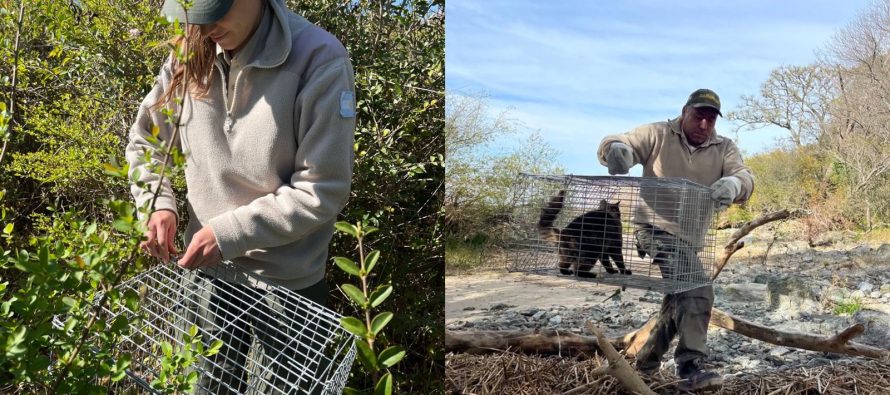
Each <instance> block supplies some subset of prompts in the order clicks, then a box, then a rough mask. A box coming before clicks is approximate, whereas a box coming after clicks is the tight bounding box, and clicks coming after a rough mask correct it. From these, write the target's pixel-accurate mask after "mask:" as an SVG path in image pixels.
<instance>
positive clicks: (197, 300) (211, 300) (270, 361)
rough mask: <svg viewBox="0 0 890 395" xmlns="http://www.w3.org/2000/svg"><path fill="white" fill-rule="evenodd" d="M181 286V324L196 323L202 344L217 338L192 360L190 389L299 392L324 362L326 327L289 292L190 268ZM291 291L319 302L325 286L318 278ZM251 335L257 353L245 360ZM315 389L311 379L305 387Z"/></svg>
mask: <svg viewBox="0 0 890 395" xmlns="http://www.w3.org/2000/svg"><path fill="white" fill-rule="evenodd" d="M186 292H187V294H186V300H185V301H184V303H183V307H184V308H183V311H182V314H180V317H181V320H180V325H179V327H180V328H181V330H184V331H186V332H187V331H188V328H190V327H191V325H196V326H197V327H198V329H199V331H198V333H199V334H201V335H202V341H203V342H204V346H205V347H208V346H209V344H210V343H211V342H212V340H214V339H220V340H222V341H223V347H222V348H221V349H220V350H219V352H218V353H217V354H216V355H213V356H210V357H207V358H201V359H200V361H199V362H198V363H196V369H197V370H198V372H199V380H198V384H197V385H196V386H195V389H194V391H193V392H192V393H193V394H243V393H255V394H297V393H300V394H304V393H307V392H309V391H308V390H307V388H309V386H310V385H312V384H313V380H314V379H315V378H316V376H317V372H320V371H324V370H325V368H326V367H327V365H328V364H329V363H328V362H327V360H326V359H325V358H323V357H322V355H323V353H324V350H323V348H324V345H325V342H326V340H327V339H325V338H324V337H325V336H324V335H322V333H324V332H325V331H326V330H325V329H326V328H320V327H318V325H319V322H317V321H320V320H318V317H315V319H314V320H313V318H312V317H307V316H306V310H307V309H306V307H302V308H298V306H299V302H298V300H297V298H296V297H294V296H292V295H290V294H289V293H287V292H283V291H281V290H271V291H267V290H262V289H257V288H253V287H251V286H249V285H244V284H235V283H230V282H227V281H223V280H220V279H215V278H210V277H209V276H207V275H205V274H203V273H195V272H191V273H190V274H188V275H186ZM292 292H296V293H297V294H299V295H300V296H303V297H305V298H307V299H309V300H312V301H314V302H316V303H318V304H321V305H324V304H325V302H326V301H327V294H328V286H327V283H326V282H325V281H324V280H322V281H320V282H318V283H316V284H314V285H312V286H310V287H308V288H306V289H302V290H298V291H292ZM313 321H315V322H313ZM254 340H256V341H258V342H259V345H260V347H261V349H262V353H261V354H260V353H254V356H253V358H252V359H257V360H256V361H254V362H253V363H250V362H249V361H247V356H248V354H249V352H250V349H251V345H252V343H253V341H254ZM319 348H321V349H319ZM256 354H260V355H256ZM248 370H249V371H248ZM252 376H253V377H252ZM320 391H321V388H320V386H318V385H317V386H316V388H315V389H314V390H312V391H311V393H320Z"/></svg>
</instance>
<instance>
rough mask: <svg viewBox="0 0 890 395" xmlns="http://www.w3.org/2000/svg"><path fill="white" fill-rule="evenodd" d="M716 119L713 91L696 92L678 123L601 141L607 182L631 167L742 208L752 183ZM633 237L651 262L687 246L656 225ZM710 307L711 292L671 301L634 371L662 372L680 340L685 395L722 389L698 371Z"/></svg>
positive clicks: (642, 228)
mask: <svg viewBox="0 0 890 395" xmlns="http://www.w3.org/2000/svg"><path fill="white" fill-rule="evenodd" d="M718 116H723V114H722V113H721V112H720V98H719V96H717V94H716V93H714V91H712V90H709V89H698V90H696V91H695V92H692V94H690V95H689V98H688V99H687V101H686V104H685V105H684V106H683V109H682V112H681V114H680V116H679V117H677V118H674V119H671V120H667V121H664V122H656V123H651V124H647V125H643V126H640V127H638V128H636V129H634V130H632V131H630V132H628V133H625V134H620V135H613V136H607V137H606V138H604V139H603V141H602V143H601V144H600V147H599V153H598V154H599V155H598V156H599V160H600V163H602V164H603V165H605V166H607V167H608V169H609V174H627V172H628V170H629V169H630V168H631V167H632V166H634V165H636V164H642V165H643V176H644V177H680V178H685V179H688V180H690V181H693V182H695V183H698V184H701V185H709V186H710V187H711V188H712V190H713V192H712V195H711V198H712V199H714V200H715V201H717V203H718V204H719V205H720V206H721V207H727V206H729V205H730V204H732V203H741V202H744V201H746V200H747V199H748V198H749V197H750V196H751V192H752V191H753V190H754V177H753V175H752V174H751V171H750V169H748V167H746V166H745V164H744V162H743V161H742V156H741V154H740V153H739V150H738V148H737V147H736V145H735V144H734V143H733V142H732V140H730V139H728V138H725V137H722V136H719V135H717V133H716V131H715V129H714V126H715V124H716V123H717V117H718ZM636 237H637V241H638V246H640V249H641V250H640V251H641V253H648V254H649V255H650V256H652V257H656V256H659V254H661V255H660V256H671V254H666V252H667V251H661V250H660V248H661V249H663V248H664V246H671V248H682V247H677V246H682V245H686V244H684V241H682V240H681V239H682V238H683V237H682V235H674V234H672V233H670V232H668V231H665V230H664V229H662V228H661V227H659V226H657V225H651V224H645V225H640V226H639V228H638V229H637V232H636ZM673 256H677V257H682V256H691V258H687V260H690V261H692V260H697V258H695V252H692V253H687V254H684V253H683V252H682V251H681V253H680V254H675V255H673ZM677 259H678V260H682V259H683V258H677ZM666 264H667V265H670V264H671V263H670V262H667V263H666ZM674 264H675V265H676V264H684V262H679V263H674ZM693 264H695V263H693ZM699 265H700V263H699ZM663 270H664V268H663ZM713 304H714V290H713V288H712V287H711V286H705V287H699V288H695V289H692V290H690V291H686V292H680V293H676V294H669V295H666V296H665V297H664V300H663V301H662V306H661V311H660V313H659V317H658V323H657V325H656V327H655V329H654V330H653V331H652V333H651V335H650V336H649V339H648V340H647V342H646V344H645V345H644V346H643V348H642V349H641V350H640V352H639V354H637V367H638V368H639V369H640V370H641V371H643V372H645V373H650V372H653V371H655V370H656V369H658V368H659V367H660V366H661V357H662V355H664V353H665V352H667V350H668V348H669V347H670V344H671V342H672V341H673V339H674V337H675V336H676V335H678V334H679V336H680V340H679V343H678V344H677V349H676V351H675V353H674V360H675V361H676V363H677V375H678V376H679V377H680V378H681V379H683V380H684V381H683V382H682V383H681V388H682V389H684V390H688V391H698V390H708V389H717V388H720V387H721V386H722V385H723V378H722V377H720V376H719V375H718V374H717V373H715V372H709V371H705V370H702V364H701V363H702V362H703V361H704V360H705V359H706V358H707V356H708V347H707V344H706V342H707V335H708V321H710V317H711V307H712V306H713Z"/></svg>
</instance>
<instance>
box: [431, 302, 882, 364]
mask: <svg viewBox="0 0 890 395" xmlns="http://www.w3.org/2000/svg"><path fill="white" fill-rule="evenodd" d="M710 324H711V325H714V326H717V327H720V328H723V329H726V330H730V331H733V332H736V333H738V334H740V335H743V336H746V337H750V338H752V339H757V340H760V341H764V342H767V343H770V344H775V345H778V346H785V347H791V348H800V349H804V350H810V351H822V352H831V353H837V354H845V355H853V356H859V357H866V358H873V359H881V358H885V357H890V350H888V349H882V348H878V347H873V346H869V345H866V344H861V343H856V342H853V341H851V340H852V339H853V338H855V337H856V336H858V335H860V334H862V332H863V331H864V330H865V327H864V326H862V324H856V325H853V326H851V327H849V328H847V329H845V330H843V331H841V332H840V333H838V334H836V335H834V336H824V335H813V334H807V333H798V332H789V331H780V330H776V329H773V328H769V327H765V326H762V325H758V324H755V323H753V322H750V321H747V320H745V319H742V318H738V317H733V316H732V315H730V314H728V313H726V312H724V311H722V310H720V309H716V308H715V309H712V310H711V321H710ZM554 332H556V331H553V330H547V331H541V332H540V333H535V332H532V331H479V332H472V331H445V350H446V351H448V352H465V353H486V352H500V351H503V350H507V349H511V350H515V351H518V352H521V353H524V354H540V355H563V356H575V355H589V354H591V353H599V354H602V353H601V352H600V351H601V350H602V348H601V347H600V345H599V343H598V341H597V338H596V337H592V336H582V335H576V334H572V333H560V334H559V335H557V334H555V333H554ZM633 333H642V331H641V330H638V331H636V332H633ZM626 338H627V336H625V337H624V338H613V339H608V342H609V343H610V345H612V346H613V347H615V348H621V347H622V346H623V345H626V344H627V342H626V340H625V339H626ZM627 354H630V353H629V352H628V353H627Z"/></svg>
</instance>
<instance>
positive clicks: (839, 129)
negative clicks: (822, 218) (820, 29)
mask: <svg viewBox="0 0 890 395" xmlns="http://www.w3.org/2000/svg"><path fill="white" fill-rule="evenodd" d="M823 58H824V62H825V63H826V64H827V65H830V66H831V67H832V69H833V71H834V74H835V79H836V81H837V86H838V92H837V93H838V96H837V98H836V99H835V100H833V101H832V102H831V113H832V116H833V122H832V126H831V128H830V132H831V133H829V134H828V135H827V137H828V138H827V139H826V140H825V142H824V143H825V144H824V148H825V150H826V151H827V152H828V153H830V155H831V156H832V157H833V158H834V159H836V160H837V161H838V162H840V163H842V164H843V165H844V166H845V167H846V169H845V170H846V171H847V173H848V176H849V179H850V185H849V188H850V189H849V192H850V196H851V197H853V198H855V199H857V200H859V201H861V202H862V203H864V206H865V207H864V209H865V211H866V212H865V214H866V215H865V216H866V222H867V225H868V227H869V228H871V225H872V215H873V211H874V210H873V208H872V206H873V203H878V210H879V211H886V210H887V207H886V205H883V204H881V201H882V198H881V197H880V196H875V194H874V192H875V191H880V190H881V188H879V187H880V186H881V185H882V184H883V183H884V182H886V181H888V179H890V0H882V1H878V2H875V3H873V4H872V5H871V6H870V7H869V8H868V9H867V10H866V11H865V12H864V13H862V14H861V15H860V16H859V17H858V18H856V19H855V20H854V21H853V22H852V23H851V24H849V25H848V26H846V27H844V28H843V29H841V30H840V31H838V33H837V34H836V35H835V36H834V37H833V38H832V40H831V42H830V43H829V44H828V46H827V48H826V51H825V53H824V55H823ZM883 216H886V213H883Z"/></svg>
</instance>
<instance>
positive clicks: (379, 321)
mask: <svg viewBox="0 0 890 395" xmlns="http://www.w3.org/2000/svg"><path fill="white" fill-rule="evenodd" d="M391 319H392V313H390V312H388V311H385V312H383V313H380V314H377V316H376V317H374V319H373V320H371V333H372V334H374V335H375V336H376V335H377V333H379V332H380V331H381V330H382V329H383V327H385V326H386V324H388V323H389V321H390V320H391Z"/></svg>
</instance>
